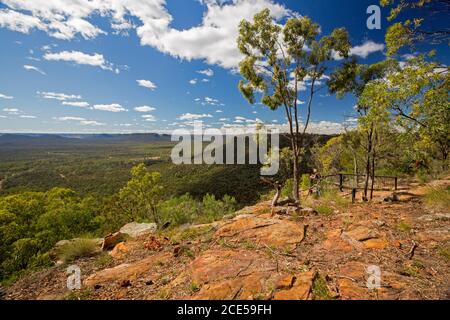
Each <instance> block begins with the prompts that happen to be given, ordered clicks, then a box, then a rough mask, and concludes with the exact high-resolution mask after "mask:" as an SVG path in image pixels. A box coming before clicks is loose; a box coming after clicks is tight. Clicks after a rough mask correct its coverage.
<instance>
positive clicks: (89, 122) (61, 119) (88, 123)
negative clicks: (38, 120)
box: [53, 117, 105, 126]
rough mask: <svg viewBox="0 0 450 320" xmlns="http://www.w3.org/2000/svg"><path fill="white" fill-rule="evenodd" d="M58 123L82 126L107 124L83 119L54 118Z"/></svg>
mask: <svg viewBox="0 0 450 320" xmlns="http://www.w3.org/2000/svg"><path fill="white" fill-rule="evenodd" d="M53 119H54V120H57V121H65V122H78V123H79V124H80V125H82V126H104V125H105V123H102V122H98V121H95V120H86V119H85V118H81V117H59V118H53Z"/></svg>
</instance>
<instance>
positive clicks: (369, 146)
mask: <svg viewBox="0 0 450 320" xmlns="http://www.w3.org/2000/svg"><path fill="white" fill-rule="evenodd" d="M372 136H373V127H371V128H370V130H369V133H368V134H367V150H366V152H367V153H366V172H365V173H366V179H365V182H364V193H363V200H364V201H367V200H368V198H367V191H368V189H369V177H370V156H371V154H372Z"/></svg>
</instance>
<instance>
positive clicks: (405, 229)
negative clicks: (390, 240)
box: [397, 221, 412, 232]
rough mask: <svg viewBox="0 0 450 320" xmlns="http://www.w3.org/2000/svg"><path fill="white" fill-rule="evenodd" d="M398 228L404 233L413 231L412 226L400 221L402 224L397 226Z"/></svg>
mask: <svg viewBox="0 0 450 320" xmlns="http://www.w3.org/2000/svg"><path fill="white" fill-rule="evenodd" d="M397 228H398V230H400V231H402V232H410V231H411V229H412V228H411V226H410V225H409V224H408V223H406V222H405V221H400V223H399V224H398V225H397Z"/></svg>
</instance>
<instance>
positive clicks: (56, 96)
mask: <svg viewBox="0 0 450 320" xmlns="http://www.w3.org/2000/svg"><path fill="white" fill-rule="evenodd" d="M36 93H37V94H38V95H39V96H41V98H44V99H53V100H58V101H66V100H79V99H82V97H81V96H80V95H75V94H65V93H59V92H47V91H43V92H40V91H37V92H36Z"/></svg>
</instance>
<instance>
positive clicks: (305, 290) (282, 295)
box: [273, 270, 317, 300]
mask: <svg viewBox="0 0 450 320" xmlns="http://www.w3.org/2000/svg"><path fill="white" fill-rule="evenodd" d="M316 276H317V272H316V271H315V270H310V271H307V272H302V273H299V274H296V276H295V277H293V278H292V282H291V285H290V286H289V287H288V288H287V289H283V290H280V291H278V292H276V293H275V294H274V296H273V299H274V300H308V299H311V292H312V286H313V282H314V279H315V278H316Z"/></svg>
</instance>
